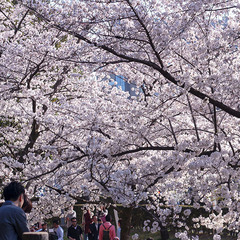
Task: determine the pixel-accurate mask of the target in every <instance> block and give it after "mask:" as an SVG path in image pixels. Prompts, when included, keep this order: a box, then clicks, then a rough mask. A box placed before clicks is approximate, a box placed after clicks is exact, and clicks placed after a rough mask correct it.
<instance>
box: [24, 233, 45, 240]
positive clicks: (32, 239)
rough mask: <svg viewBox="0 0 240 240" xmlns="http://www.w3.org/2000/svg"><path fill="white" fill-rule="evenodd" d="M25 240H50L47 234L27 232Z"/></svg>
mask: <svg viewBox="0 0 240 240" xmlns="http://www.w3.org/2000/svg"><path fill="white" fill-rule="evenodd" d="M22 239H23V240H48V233H47V232H25V233H23V237H22Z"/></svg>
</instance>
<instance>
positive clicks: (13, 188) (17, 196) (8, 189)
mask: <svg viewBox="0 0 240 240" xmlns="http://www.w3.org/2000/svg"><path fill="white" fill-rule="evenodd" d="M24 193H25V189H24V187H23V185H22V184H21V183H19V182H16V181H13V182H11V183H9V184H8V185H7V186H5V187H4V189H3V197H4V199H5V201H7V200H10V201H12V202H14V204H15V205H16V206H18V207H22V205H23V203H24Z"/></svg>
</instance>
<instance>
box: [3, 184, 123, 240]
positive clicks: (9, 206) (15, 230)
mask: <svg viewBox="0 0 240 240" xmlns="http://www.w3.org/2000/svg"><path fill="white" fill-rule="evenodd" d="M3 197H4V199H5V202H4V203H3V205H2V206H1V207H0V240H9V239H10V240H21V239H22V235H23V233H24V232H29V231H30V230H29V228H28V224H27V218H26V214H25V213H30V211H31V209H32V203H31V201H30V200H29V199H28V198H27V196H26V194H25V189H24V187H23V185H22V184H21V183H19V182H16V181H13V182H11V183H10V184H8V185H7V186H5V187H4V190H3ZM82 220H83V221H82V222H83V223H82V227H83V229H82V227H81V226H80V225H78V223H77V217H76V212H75V211H74V210H73V207H72V208H71V209H70V212H69V213H68V215H67V217H66V224H67V227H68V228H67V237H68V239H70V240H120V231H119V229H120V230H121V228H120V221H119V226H118V231H117V235H118V236H116V232H115V227H114V225H112V224H111V220H112V219H111V216H110V215H109V214H108V211H107V210H106V209H105V208H104V207H101V211H99V213H98V215H93V216H92V217H91V213H90V210H86V212H85V214H83V219H82ZM32 230H33V231H36V232H49V236H50V237H49V239H58V240H63V237H64V231H63V229H62V227H61V226H60V224H59V221H58V220H55V221H53V229H49V230H48V229H47V223H43V224H41V225H40V226H38V227H36V226H34V228H33V229H32Z"/></svg>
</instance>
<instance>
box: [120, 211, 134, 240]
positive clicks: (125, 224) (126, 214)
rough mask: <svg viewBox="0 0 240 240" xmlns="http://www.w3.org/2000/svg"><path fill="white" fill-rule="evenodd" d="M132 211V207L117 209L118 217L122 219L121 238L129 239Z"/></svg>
mask: <svg viewBox="0 0 240 240" xmlns="http://www.w3.org/2000/svg"><path fill="white" fill-rule="evenodd" d="M132 212H133V208H132V207H129V208H121V209H120V211H119V217H120V218H121V219H122V221H121V240H129V239H130V230H131V223H132Z"/></svg>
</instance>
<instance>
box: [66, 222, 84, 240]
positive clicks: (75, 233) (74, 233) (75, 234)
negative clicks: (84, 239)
mask: <svg viewBox="0 0 240 240" xmlns="http://www.w3.org/2000/svg"><path fill="white" fill-rule="evenodd" d="M81 234H82V228H81V227H80V226H78V225H77V228H76V229H75V228H74V227H73V225H72V226H70V227H69V228H68V233H67V237H71V238H75V239H76V240H80V236H81Z"/></svg>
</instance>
